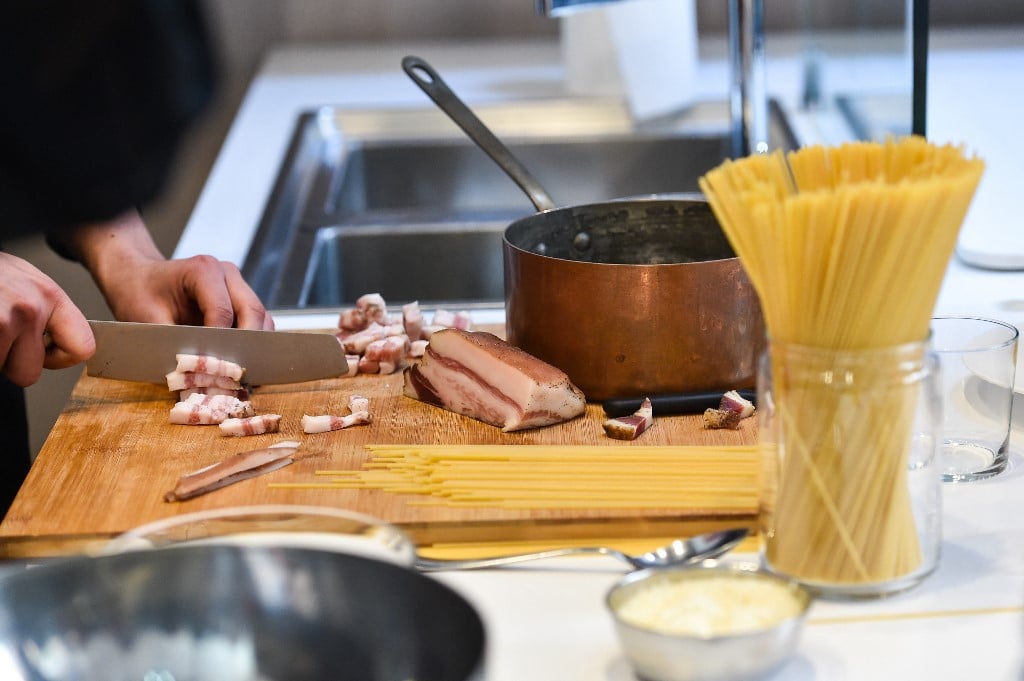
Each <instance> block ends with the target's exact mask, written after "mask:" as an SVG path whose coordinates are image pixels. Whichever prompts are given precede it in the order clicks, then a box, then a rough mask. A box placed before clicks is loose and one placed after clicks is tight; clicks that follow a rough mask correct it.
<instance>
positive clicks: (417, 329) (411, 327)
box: [402, 300, 423, 341]
mask: <svg viewBox="0 0 1024 681" xmlns="http://www.w3.org/2000/svg"><path fill="white" fill-rule="evenodd" d="M402 326H403V327H404V328H405V335H406V336H408V337H409V340H410V341H418V340H419V339H420V337H421V335H422V334H423V312H421V311H420V304H419V301H415V300H414V301H413V302H411V303H409V304H408V305H403V306H402Z"/></svg>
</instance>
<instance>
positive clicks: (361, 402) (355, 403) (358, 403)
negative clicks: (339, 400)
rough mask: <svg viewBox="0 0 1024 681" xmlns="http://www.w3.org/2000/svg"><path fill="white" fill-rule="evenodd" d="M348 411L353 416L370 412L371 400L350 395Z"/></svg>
mask: <svg viewBox="0 0 1024 681" xmlns="http://www.w3.org/2000/svg"><path fill="white" fill-rule="evenodd" d="M348 410H349V411H350V412H352V413H353V414H357V413H359V412H361V411H365V412H369V411H370V400H369V398H366V397H363V396H362V395H349V398H348Z"/></svg>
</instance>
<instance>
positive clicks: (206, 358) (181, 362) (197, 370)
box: [174, 354, 245, 382]
mask: <svg viewBox="0 0 1024 681" xmlns="http://www.w3.org/2000/svg"><path fill="white" fill-rule="evenodd" d="M174 358H175V359H176V360H177V361H178V366H177V368H176V369H175V371H177V372H179V373H185V372H189V373H194V374H210V375H212V376H227V377H228V378H230V379H233V380H235V381H238V382H241V380H242V376H244V375H245V368H244V367H242V366H241V365H239V364H237V363H235V362H231V361H228V360H226V359H221V358H219V357H212V356H210V355H185V354H182V355H175V356H174Z"/></svg>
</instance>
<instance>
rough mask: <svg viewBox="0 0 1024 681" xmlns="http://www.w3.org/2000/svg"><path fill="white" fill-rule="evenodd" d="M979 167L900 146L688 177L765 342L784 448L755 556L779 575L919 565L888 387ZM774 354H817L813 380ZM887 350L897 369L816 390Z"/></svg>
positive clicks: (911, 391) (926, 306)
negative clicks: (861, 357) (755, 301)
mask: <svg viewBox="0 0 1024 681" xmlns="http://www.w3.org/2000/svg"><path fill="white" fill-rule="evenodd" d="M983 169H984V164H983V163H982V161H980V160H978V159H976V158H968V157H967V156H966V155H965V154H964V152H963V150H962V149H961V148H959V147H954V146H950V145H946V146H938V145H934V144H931V143H929V142H927V141H926V140H924V139H923V138H920V137H907V138H903V139H901V140H889V141H887V142H885V143H874V142H858V143H850V144H844V145H841V146H837V147H824V146H813V147H806V148H803V149H799V150H797V151H794V152H790V153H788V154H783V153H782V152H775V153H773V154H770V155H759V156H751V157H748V158H744V159H739V160H737V161H727V162H725V163H723V164H722V165H721V166H719V167H718V168H715V169H713V170H711V171H710V172H708V173H707V174H706V175H705V176H704V177H703V178H701V180H700V186H701V189H702V190H703V192H704V194H705V195H706V196H707V199H708V201H709V203H710V205H711V207H712V209H713V211H714V213H715V215H716V217H717V218H718V220H719V222H720V224H721V225H722V228H723V230H724V231H725V233H726V235H727V237H728V238H729V241H730V243H731V244H732V246H733V248H734V250H735V251H736V254H737V255H738V256H739V258H740V261H741V262H742V263H743V265H744V268H745V269H746V272H747V274H748V276H749V277H750V280H751V282H752V284H753V285H754V287H755V289H756V290H757V292H758V296H759V298H760V300H761V306H762V309H763V312H764V316H765V322H766V325H767V327H768V335H769V338H770V339H771V343H772V373H773V378H772V381H773V385H772V389H773V398H774V401H775V406H776V418H777V419H778V420H779V424H780V426H779V427H780V428H781V433H782V434H781V435H780V436H779V437H780V442H781V445H780V448H779V451H777V452H775V453H774V455H775V456H777V457H778V461H777V465H778V469H777V476H778V477H777V479H776V481H775V485H774V498H773V499H772V500H770V501H769V502H768V503H767V509H768V510H769V511H770V512H771V514H772V515H771V517H770V518H769V519H768V522H769V524H770V526H771V529H770V532H769V535H770V540H769V542H768V545H767V551H768V557H769V560H770V561H771V562H772V563H773V564H774V565H775V566H776V567H778V568H779V569H782V570H784V571H786V572H789V573H790V574H793V575H794V576H797V577H801V578H805V579H808V580H819V581H823V582H838V583H848V582H859V583H873V582H880V581H885V580H889V579H892V578H895V577H899V576H901V575H906V574H908V573H909V572H911V571H913V570H914V569H915V567H916V566H917V565H918V564H919V563H920V559H921V558H920V556H921V554H920V547H919V545H918V539H917V531H916V525H915V520H914V517H913V509H912V506H911V500H910V498H909V492H908V488H907V469H906V468H907V466H906V465H907V452H908V447H909V446H910V439H911V438H910V429H911V428H912V423H913V414H914V410H915V406H916V405H915V402H914V401H915V399H916V395H917V391H916V389H915V388H914V387H913V386H912V385H905V384H903V383H900V382H896V383H894V382H893V379H892V376H893V375H894V374H896V373H898V372H897V369H900V368H902V367H903V366H904V365H905V363H906V362H910V364H912V365H915V366H917V365H920V363H921V362H922V361H923V360H922V359H921V357H920V355H921V354H922V353H923V347H924V346H923V344H921V343H920V342H921V341H922V340H923V339H925V338H926V336H927V334H928V327H929V323H930V320H931V316H932V311H933V309H934V306H935V301H936V299H937V298H938V294H939V290H940V287H941V284H942V280H943V277H944V276H945V271H946V267H947V265H948V263H949V260H950V257H951V256H952V253H953V249H954V247H955V244H956V239H957V236H958V234H959V230H960V226H961V224H962V222H963V219H964V217H965V215H966V213H967V209H968V207H969V204H970V201H971V199H972V197H973V195H974V191H975V189H976V187H977V184H978V182H979V181H980V178H981V174H982V171H983ZM786 346H789V347H796V348H799V347H806V348H815V349H817V350H818V351H819V352H818V357H819V359H817V360H814V361H821V362H822V365H821V366H817V367H816V368H817V369H818V371H817V373H815V371H814V369H813V368H806V370H799V367H796V369H797V370H796V371H790V369H793V368H794V367H793V366H792V364H791V360H792V361H804V362H807V361H810V360H808V357H810V356H811V355H810V354H806V353H805V354H804V355H802V356H801V357H800V359H799V360H797V359H795V358H788V359H785V358H781V357H780V355H782V354H784V351H783V350H782V348H784V347H786ZM887 348H888V349H892V348H902V350H899V351H896V352H895V353H894V355H893V357H897V358H899V359H898V360H897V359H890V360H889V362H890V363H889V364H888V365H884V366H883V365H880V364H878V363H877V362H876V365H875V366H874V367H872V366H871V365H870V364H868V365H866V366H865V365H864V364H863V363H860V364H857V366H856V367H855V368H856V371H857V372H860V373H856V372H855V373H849V371H847V373H848V374H849V376H851V377H852V376H856V380H855V381H854V380H853V379H852V378H851V382H850V384H849V385H843V386H842V389H836V388H837V384H836V383H841V381H838V382H836V383H832V384H829V383H828V382H827V381H825V380H822V379H821V377H822V376H828V377H829V380H830V381H832V380H833V379H835V377H837V376H843V375H844V373H843V370H841V369H843V367H844V366H845V363H847V362H850V361H852V360H851V358H853V357H855V356H856V355H854V354H850V353H851V351H852V352H861V351H870V350H874V349H878V350H879V351H880V352H881V354H879V355H876V356H875V359H876V360H878V359H879V358H881V357H883V356H885V353H884V352H882V349H887ZM777 351H778V352H777ZM907 353H911V354H909V355H908V354H907ZM913 353H917V356H914V354H913ZM821 357H824V359H820V358H821ZM784 360H785V361H784ZM900 361H902V362H904V364H900V363H899V362H900ZM845 369H848V370H850V371H852V369H850V367H848V366H846V367H845ZM823 372H827V373H823ZM790 374H792V375H790ZM837 433H841V435H840V436H837V435H836V434H837Z"/></svg>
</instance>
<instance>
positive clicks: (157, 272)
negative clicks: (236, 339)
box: [69, 211, 274, 330]
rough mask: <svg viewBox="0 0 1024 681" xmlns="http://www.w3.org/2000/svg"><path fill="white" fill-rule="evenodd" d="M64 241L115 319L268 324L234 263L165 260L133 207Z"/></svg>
mask: <svg viewBox="0 0 1024 681" xmlns="http://www.w3.org/2000/svg"><path fill="white" fill-rule="evenodd" d="M69 244H70V245H71V246H72V248H73V249H74V251H75V252H76V254H77V255H78V256H79V258H80V259H81V261H82V263H83V264H84V265H85V266H86V267H87V268H88V269H89V271H90V273H91V274H92V275H93V278H94V279H95V280H96V283H97V285H98V286H99V287H100V290H101V291H102V292H103V295H104V297H105V298H106V300H107V304H108V305H109V306H110V309H111V311H112V312H113V313H114V316H115V317H116V318H117V319H119V320H122V321H136V322H154V323H160V324H195V325H204V326H236V327H238V328H244V329H268V330H269V329H273V328H274V321H273V318H272V317H271V316H270V315H269V314H268V313H267V311H266V309H265V308H264V307H263V303H262V302H261V301H260V299H259V297H258V296H257V295H256V293H255V292H253V290H252V289H251V288H250V287H249V285H248V284H246V283H245V280H244V279H243V278H242V275H241V273H240V272H239V271H238V268H237V267H236V266H235V265H233V264H232V263H228V262H222V261H220V260H217V259H216V258H214V257H212V256H205V255H199V256H194V257H191V258H184V259H179V260H167V259H166V258H164V257H163V255H162V254H160V252H159V251H158V250H157V248H156V246H155V244H154V243H153V240H152V237H151V236H150V234H149V231H148V230H147V229H146V227H145V225H144V223H143V222H142V219H141V217H140V216H139V215H138V213H136V212H134V211H133V212H131V213H127V214H125V215H124V216H122V217H120V218H118V219H117V220H115V221H112V222H109V223H101V224H96V225H87V226H84V227H82V228H79V229H78V230H76V231H75V233H74V234H73V235H72V236H71V238H70V240H69Z"/></svg>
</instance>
